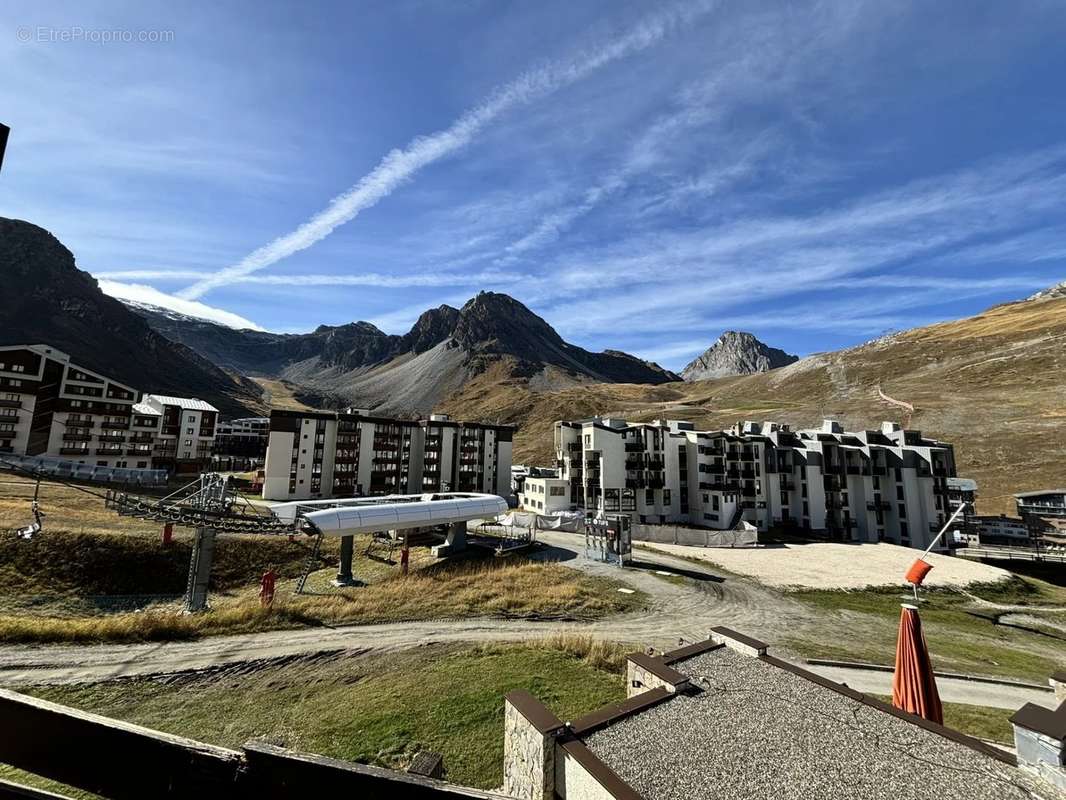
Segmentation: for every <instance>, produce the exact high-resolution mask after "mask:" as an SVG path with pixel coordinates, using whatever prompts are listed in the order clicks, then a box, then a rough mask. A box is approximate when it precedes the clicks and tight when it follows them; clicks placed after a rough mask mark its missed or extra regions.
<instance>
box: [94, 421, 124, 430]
mask: <svg viewBox="0 0 1066 800" xmlns="http://www.w3.org/2000/svg"><path fill="white" fill-rule="evenodd" d="M100 427H101V428H111V429H113V430H116V431H128V430H129V429H130V424H129V423H128V422H101V423H100Z"/></svg>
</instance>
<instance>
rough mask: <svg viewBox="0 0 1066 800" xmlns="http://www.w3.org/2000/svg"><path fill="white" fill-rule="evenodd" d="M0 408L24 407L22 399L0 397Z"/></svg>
mask: <svg viewBox="0 0 1066 800" xmlns="http://www.w3.org/2000/svg"><path fill="white" fill-rule="evenodd" d="M0 408H22V401H21V400H5V399H0Z"/></svg>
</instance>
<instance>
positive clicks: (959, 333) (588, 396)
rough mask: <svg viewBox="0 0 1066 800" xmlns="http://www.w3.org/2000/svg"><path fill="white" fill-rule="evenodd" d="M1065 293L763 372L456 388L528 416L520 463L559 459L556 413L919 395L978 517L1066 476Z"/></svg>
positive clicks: (462, 404)
mask: <svg viewBox="0 0 1066 800" xmlns="http://www.w3.org/2000/svg"><path fill="white" fill-rule="evenodd" d="M1064 374H1066V298H1052V299H1048V300H1042V301H1029V302H1021V303H1012V304H1008V305H1003V306H997V307H995V308H991V309H989V310H988V311H986V312H984V313H982V314H979V315H977V316H975V317H970V318H967V319H962V320H958V321H955V322H945V323H941V324H938V325H931V326H928V327H925V328H917V329H914V330H911V331H907V332H905V333H900V334H894V335H892V336H889V337H885V338H883V339H879V340H877V341H874V342H871V343H868V344H865V345H862V346H859V347H854V348H850V349H848V350H842V351H839V352H835V353H827V354H818V355H814V356H810V357H808V358H805V359H802V360H801V361H799V362H797V363H795V364H793V365H791V366H788V367H785V368H783V369H779V370H775V371H773V372H769V373H764V374H761V375H751V376H745V377H740V378H722V379H717V380H710V381H699V382H695V383H670V384H663V385H659V386H647V385H633V384H588V385H583V386H578V387H572V388H566V389H561V390H558V391H545V392H534V391H532V390H531V389H530V388H529V386H528V385H527V384H526V383H525V382H523V381H521V380H517V379H511V380H499V378H500V377H501V376H499V375H494V374H493V373H491V372H490V373H486V374H484V375H482V376H480V377H479V378H478V379H476V380H474V381H472V382H471V383H470V384H468V385H467V386H466V387H465V388H464V390H463V391H462V392H461V393H460V394H458V395H456V396H455V397H453V398H451V399H450V400H449V402H448V403H447V404H446V410H448V411H451V412H452V413H454V414H456V415H457V416H460V417H465V418H473V419H482V418H483V419H490V420H499V421H501V422H510V423H513V424H516V425H518V426H519V431H518V433H517V435H516V439H515V454H514V455H515V462H516V463H522V462H530V463H541V464H545V463H550V462H551V460H552V459H553V458H554V454H553V452H552V422H553V421H554V420H557V419H573V418H578V417H583V416H589V415H592V414H604V415H606V414H621V415H624V416H626V417H627V418H628V419H631V420H650V419H654V418H656V417H661V416H666V417H671V418H682V419H689V420H692V421H693V422H696V423H697V424H698V425H700V426H706V427H710V428H719V427H723V426H727V425H730V424H732V423H734V422H736V421H738V420H742V419H756V420H769V419H772V420H778V421H781V422H787V423H790V424H792V425H795V426H813V425H816V424H817V423H818V422H819V421H820V420H821V419H822V418H823V417H834V418H836V419H838V420H840V421H841V422H843V423H844V424H845V425H846V426H848V427H855V428H862V427H872V426H876V425H878V424H879V423H880V422H881V420H884V419H890V420H897V421H898V420H899V411H898V410H897V409H894V408H891V407H887V406H886V405H885V404H883V403H882V402H880V400H879V399H878V396H877V388H876V387H877V384H878V383H880V384H881V385H882V387H883V389H884V390H885V392H887V393H888V394H890V395H892V396H893V397H896V398H899V399H901V400H906V401H908V402H910V403H912V404H913V405H914V406H915V407H916V409H917V411H916V413H915V415H914V418H913V420H912V423H911V425H912V427H915V428H919V429H921V430H922V431H924V432H925V433H926V434H928V435H931V436H935V437H937V438H940V439H943V440H945V441H948V442H952V443H954V444H955V447H956V453H957V457H958V464H959V473H960V474H961V475H965V476H967V477H972V478H975V479H976V480H977V481H978V483H979V485H980V506H979V507H980V510H981V511H982V513H1000V512H1009V511H1013V502H1012V500H1011V494H1012V493H1014V492H1020V491H1026V490H1032V489H1040V488H1046V487H1048V486H1052V485H1054V486H1058V485H1061V484H1062V483H1063V481H1064V477H1063V470H1062V466H1061V465H1062V464H1063V463H1064V460H1066V383H1064V380H1063V375H1064Z"/></svg>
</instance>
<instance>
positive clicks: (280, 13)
mask: <svg viewBox="0 0 1066 800" xmlns="http://www.w3.org/2000/svg"><path fill="white" fill-rule="evenodd" d="M1064 35H1066V6H1064V5H1063V4H1062V3H1060V2H1020V3H1003V2H998V0H994V1H989V2H979V1H977V0H971V1H970V2H958V3H953V2H936V3H918V2H916V3H913V4H911V3H905V2H889V3H885V2H859V1H858V0H848V1H847V2H840V3H803V2H789V3H766V4H763V3H756V2H743V3H741V2H719V3H714V2H683V3H678V4H669V3H661V4H660V3H631V4H626V3H621V2H595V1H594V0H582V1H580V2H573V0H569V1H568V2H554V0H542V1H541V2H537V3H526V2H503V1H502V0H484V1H483V2H480V1H478V0H468V1H463V0H455V1H453V2H443V0H442V1H441V2H429V0H393V1H392V2H380V3H379V2H361V3H339V2H338V3H326V2H319V3H305V4H299V5H297V4H290V3H284V4H274V3H264V2H257V3H248V4H243V3H225V4H218V3H206V2H203V3H188V4H177V3H159V4H156V3H149V2H139V3H129V4H125V3H118V2H111V3H97V4H95V8H90V4H76V3H72V4H69V5H63V4H52V3H40V2H36V3H19V2H14V3H12V2H7V3H4V4H3V6H0V75H3V79H2V80H0V121H3V122H5V123H7V124H8V125H10V126H11V127H12V134H11V141H10V143H9V146H8V154H7V158H6V160H5V164H4V168H3V173H2V174H0V215H2V216H9V217H17V218H21V219H27V220H30V221H32V222H34V223H36V224H39V225H41V226H43V227H45V228H47V229H49V230H50V231H52V232H53V233H54V234H56V235H57V236H58V237H59V238H60V239H61V240H62V241H63V242H64V243H65V244H66V245H67V246H68V247H70V248H71V249H72V250H73V252H74V253H75V255H76V257H77V260H78V264H79V266H80V267H81V268H82V269H85V270H88V271H90V272H92V273H93V274H94V275H96V276H97V278H98V279H100V280H101V285H102V287H103V288H104V289H105V291H108V292H109V293H111V294H114V295H116V296H121V297H128V298H131V299H140V300H143V301H149V302H155V303H157V304H161V305H168V306H170V307H173V308H176V309H180V310H186V311H192V312H194V313H199V314H202V315H205V316H208V317H209V318H213V319H218V320H221V321H224V322H229V323H241V322H242V321H246V322H247V324H254V325H256V326H260V327H263V328H265V329H269V330H276V331H305V330H310V329H312V328H314V327H316V326H317V325H319V324H322V323H327V324H340V323H344V322H349V321H352V320H356V319H366V320H370V321H372V322H375V323H376V324H377V325H379V327H381V328H382V329H383V330H386V331H389V332H396V333H401V332H404V331H406V329H407V328H408V327H409V326H410V324H411V322H412V321H413V320H414V318H415V317H416V316H417V314H418V313H419V312H420V311H422V310H424V309H425V308H428V307H431V306H435V305H439V304H441V303H449V304H452V305H460V304H462V302H464V301H465V300H466V299H468V298H469V297H471V296H472V295H474V294H475V293H476V292H477V291H479V290H481V289H487V290H494V291H503V292H507V293H509V294H511V295H513V296H514V297H516V298H517V299H519V300H521V301H522V302H524V303H526V304H527V305H529V306H530V307H531V308H532V309H533V310H535V311H536V312H537V313H539V314H540V315H541V316H543V317H545V318H546V319H547V320H548V321H549V322H550V323H551V324H552V325H554V326H555V327H556V329H557V330H559V332H560V333H561V334H562V335H563V336H564V337H566V338H567V339H569V340H570V341H573V342H575V343H578V344H580V345H582V346H584V347H587V348H589V349H593V350H599V349H603V348H615V349H623V350H627V351H629V352H632V353H636V354H639V355H641V356H644V357H647V358H652V359H655V360H657V361H659V362H660V363H662V364H664V365H666V366H669V367H674V368H677V367H680V366H682V365H683V364H684V363H686V362H687V361H688V360H689V359H690V358H692V357H693V356H695V355H696V354H698V353H699V352H700V351H702V350H703V349H704V348H705V347H706V346H708V345H709V344H710V343H711V342H712V341H713V340H714V339H715V338H716V337H717V336H718V334H719V333H721V331H722V330H725V329H729V328H737V329H742V330H750V331H752V332H754V333H755V334H756V335H758V336H759V337H761V338H762V339H764V340H765V341H767V342H768V343H770V344H772V345H775V346H778V347H782V348H784V349H786V350H789V351H791V352H797V353H801V354H802V353H809V352H812V351H817V350H824V349H835V348H838V347H841V346H846V345H850V344H854V343H858V342H861V341H864V340H867V339H870V338H873V337H875V336H877V335H880V334H881V333H883V332H885V331H888V330H893V329H901V328H907V327H912V326H914V325H920V324H923V323H927V322H930V321H935V320H941V319H946V318H952V317H959V316H964V315H967V314H970V313H974V312H976V311H979V310H981V309H983V308H986V307H988V306H990V305H992V304H994V303H997V302H1002V301H1005V300H1012V299H1017V298H1019V297H1024V296H1027V295H1029V294H1031V293H1033V292H1034V291H1036V290H1038V289H1040V288H1042V287H1044V286H1047V285H1050V284H1053V283H1057V282H1059V281H1061V280H1063V278H1066V274H1064V273H1066V214H1064V211H1066V199H1064V198H1066V102H1064V95H1063V88H1062V87H1063V76H1064V75H1066V48H1063V47H1062V44H1061V43H1062V41H1063V40H1064ZM108 37H110V39H111V40H110V41H107V40H106V39H107V38H108ZM64 38H66V39H74V40H73V41H69V40H68V41H64ZM26 39H28V41H24V40H26ZM141 39H148V41H141Z"/></svg>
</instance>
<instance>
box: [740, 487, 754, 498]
mask: <svg viewBox="0 0 1066 800" xmlns="http://www.w3.org/2000/svg"><path fill="white" fill-rule="evenodd" d="M740 494H741V495H742V496H744V497H758V495H759V493H758V492H756V491H755V487H754V486H745V487H744V488H743V489H741V490H740Z"/></svg>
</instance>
